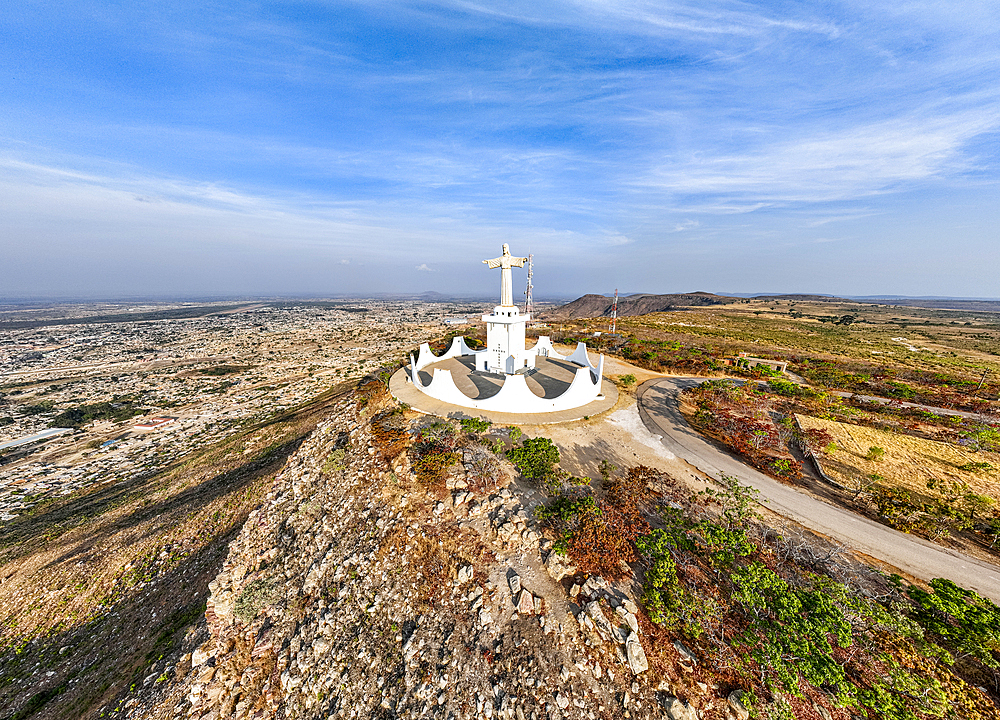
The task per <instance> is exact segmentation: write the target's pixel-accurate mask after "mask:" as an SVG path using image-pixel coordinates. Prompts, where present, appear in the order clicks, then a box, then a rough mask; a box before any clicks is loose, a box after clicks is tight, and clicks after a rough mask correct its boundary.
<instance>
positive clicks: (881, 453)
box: [865, 445, 885, 462]
mask: <svg viewBox="0 0 1000 720" xmlns="http://www.w3.org/2000/svg"><path fill="white" fill-rule="evenodd" d="M883 457H885V450H883V449H882V448H880V447H878V446H877V445H872V446H871V447H870V448H868V454H867V455H865V459H867V460H873V461H874V462H879V461H880V460H881V459H882V458H883Z"/></svg>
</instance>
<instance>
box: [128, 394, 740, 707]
mask: <svg viewBox="0 0 1000 720" xmlns="http://www.w3.org/2000/svg"><path fill="white" fill-rule="evenodd" d="M393 410H394V407H393V401H392V400H391V398H389V397H388V396H387V394H386V393H385V391H384V386H381V385H379V384H377V383H372V384H371V385H370V386H368V387H367V388H366V389H365V391H364V392H363V394H362V396H361V397H356V396H350V397H348V398H345V399H344V400H343V401H342V402H340V404H339V405H338V406H337V407H336V408H335V409H334V411H333V412H332V413H331V415H330V416H329V417H328V418H327V419H326V420H325V421H324V422H322V423H321V424H320V425H319V426H318V428H317V429H316V430H315V431H314V433H313V434H312V436H311V437H310V438H309V439H308V440H307V441H306V442H305V443H304V444H303V445H302V447H301V448H300V449H299V450H298V451H297V452H296V453H295V454H294V455H293V456H292V457H290V459H289V460H288V462H287V464H286V466H285V467H284V469H283V471H282V472H281V473H280V474H279V475H278V476H277V477H276V479H275V481H274V483H273V488H272V489H271V490H270V491H269V492H268V493H267V494H266V499H265V501H264V502H263V503H262V504H261V505H260V506H259V507H258V508H257V509H255V510H254V511H253V512H251V513H250V515H249V517H248V519H247V521H246V523H245V525H244V527H243V529H242V531H241V532H240V533H239V535H238V537H237V538H236V539H235V540H234V541H233V542H232V544H231V545H230V549H229V554H228V557H227V559H226V560H225V563H224V566H223V569H222V571H221V572H220V573H219V574H218V576H217V577H216V578H215V579H214V580H213V581H212V582H211V584H210V586H209V588H210V591H211V595H210V597H209V599H208V602H207V608H206V611H205V613H204V618H203V619H202V620H201V621H200V622H199V623H198V624H196V625H195V626H192V627H191V628H189V630H188V631H187V636H186V639H185V641H184V643H183V646H182V647H180V648H179V649H178V650H177V651H175V652H174V654H172V655H170V656H167V657H164V658H163V659H162V660H161V661H160V662H159V663H158V664H157V665H155V666H154V667H153V668H152V669H151V671H150V673H149V675H148V677H146V678H145V681H144V682H143V683H142V684H141V686H140V687H138V688H136V689H135V692H134V694H133V695H132V696H131V698H130V699H128V700H127V701H126V702H124V703H123V704H122V705H121V706H120V708H121V709H120V711H118V712H116V713H114V715H115V716H118V717H128V718H184V717H192V718H228V717H234V718H263V717H282V718H328V717H329V718H332V717H345V718H369V717H387V718H388V717H414V718H415V717H440V718H456V720H457V719H458V718H473V717H476V718H479V717H485V718H493V717H497V718H517V719H518V720H523V719H524V718H532V719H535V720H537V718H543V717H544V718H571V717H573V718H591V719H592V718H596V717H647V716H650V717H670V718H674V720H694V719H695V718H697V717H699V715H698V714H697V712H696V710H695V708H694V706H692V705H691V704H689V702H688V700H689V699H693V698H694V697H696V696H697V697H701V698H702V700H700V701H699V702H701V703H702V707H703V708H704V707H711V706H712V703H715V704H717V705H718V706H719V707H718V708H717V710H718V711H719V712H720V713H721V714H718V715H716V716H717V717H725V716H730V715H731V716H733V717H736V716H737V714H738V716H741V717H746V713H745V711H744V710H743V708H742V705H740V703H739V702H738V699H737V698H736V697H734V698H733V700H732V706H730V705H729V704H728V702H727V700H726V699H725V698H721V699H720V698H718V697H716V698H715V699H714V700H713V699H712V695H713V694H715V693H713V690H712V689H711V688H709V686H708V685H705V684H701V683H698V682H697V680H696V679H695V678H696V674H694V665H695V664H696V663H697V659H696V658H694V657H693V656H692V655H691V653H690V651H688V650H687V649H686V648H684V646H682V645H678V647H677V648H676V649H674V648H671V653H672V654H673V658H674V660H675V661H676V663H677V672H676V676H677V677H679V678H681V680H680V681H679V682H670V681H668V680H666V679H664V677H663V676H662V675H661V674H659V673H658V674H657V676H656V677H655V678H654V677H653V676H652V673H651V672H649V666H650V663H649V661H648V660H647V656H646V651H647V650H648V648H647V647H646V642H647V640H646V636H645V634H644V629H643V625H644V623H648V620H646V619H644V618H642V617H641V613H640V611H639V608H638V607H637V605H636V597H635V596H636V592H637V588H634V587H631V586H630V585H624V586H623V585H615V584H613V583H609V582H606V581H604V580H603V579H601V578H600V577H589V578H588V579H586V580H584V579H583V578H582V577H581V576H579V575H575V574H574V573H575V570H576V568H574V567H573V566H571V565H568V564H567V560H566V557H565V556H564V555H562V554H560V553H558V552H555V551H553V549H552V539H551V538H550V537H546V536H545V534H544V533H543V532H542V531H541V529H540V527H539V526H538V525H537V524H536V520H535V514H534V508H535V507H536V506H537V505H538V504H539V503H540V502H541V494H540V492H539V491H538V490H537V489H536V488H533V487H531V486H530V485H528V484H526V483H525V481H523V480H522V481H517V480H515V474H514V473H513V472H512V471H511V467H510V466H509V465H507V464H506V462H505V461H502V460H500V459H499V457H498V456H497V455H496V454H494V453H492V452H490V451H488V450H486V449H484V448H482V446H475V445H472V446H467V447H465V448H463V449H461V450H460V452H459V454H460V456H461V460H460V462H458V463H456V464H455V465H453V466H452V467H451V468H450V469H449V471H448V472H446V473H445V474H444V476H443V481H442V482H441V483H433V484H427V483H422V482H421V481H420V480H419V479H418V474H417V473H415V471H414V468H413V467H411V461H410V459H409V456H408V454H407V452H406V447H407V444H408V443H407V438H408V437H409V436H410V435H409V432H410V425H411V424H412V423H411V422H408V421H407V420H406V419H405V418H404V415H403V414H402V413H401V412H399V411H398V409H396V412H394V411H393ZM681 666H687V669H688V670H689V671H691V672H690V673H685V672H683V671H681V669H680V667H681ZM706 703H707V705H706Z"/></svg>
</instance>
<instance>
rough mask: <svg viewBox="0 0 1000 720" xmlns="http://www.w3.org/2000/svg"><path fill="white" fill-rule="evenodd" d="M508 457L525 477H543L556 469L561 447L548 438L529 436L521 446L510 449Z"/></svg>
mask: <svg viewBox="0 0 1000 720" xmlns="http://www.w3.org/2000/svg"><path fill="white" fill-rule="evenodd" d="M507 459H508V460H510V461H511V462H512V463H514V464H515V465H516V466H517V469H518V470H520V471H521V473H522V474H523V475H524V476H525V477H530V478H534V479H541V478H545V477H547V476H549V475H551V474H552V472H553V470H555V466H556V463H558V462H559V448H557V447H556V446H555V443H553V442H552V441H551V440H549V439H548V438H528V439H527V440H525V441H524V442H523V443H522V444H521V445H520V446H519V447H513V448H511V449H510V450H508V451H507Z"/></svg>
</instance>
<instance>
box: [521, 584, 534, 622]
mask: <svg viewBox="0 0 1000 720" xmlns="http://www.w3.org/2000/svg"><path fill="white" fill-rule="evenodd" d="M516 604H517V611H518V612H519V613H521V614H522V615H532V614H534V612H535V596H534V595H532V594H531V593H530V592H528V591H527V590H525V589H523V588H522V589H521V593H520V594H519V595H518V597H517V603H516Z"/></svg>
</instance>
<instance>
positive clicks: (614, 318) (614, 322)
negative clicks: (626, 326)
mask: <svg viewBox="0 0 1000 720" xmlns="http://www.w3.org/2000/svg"><path fill="white" fill-rule="evenodd" d="M617 327H618V288H615V301H614V302H613V303H611V326H610V327H609V328H608V331H609V332H612V333H613V332H615V331H616V329H617Z"/></svg>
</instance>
